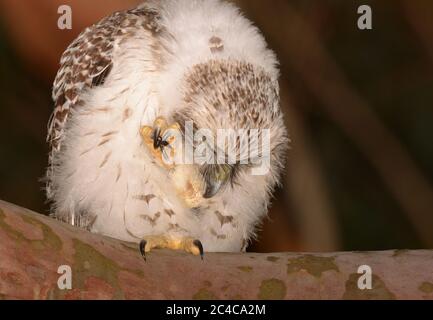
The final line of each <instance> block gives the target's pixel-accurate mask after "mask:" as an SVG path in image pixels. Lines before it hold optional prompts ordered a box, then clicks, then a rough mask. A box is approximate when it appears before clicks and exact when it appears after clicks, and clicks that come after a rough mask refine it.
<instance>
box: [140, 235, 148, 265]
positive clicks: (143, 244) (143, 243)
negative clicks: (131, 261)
mask: <svg viewBox="0 0 433 320" xmlns="http://www.w3.org/2000/svg"><path fill="white" fill-rule="evenodd" d="M146 244H147V241H146V240H141V241H140V253H141V256H142V257H143V259H144V261H146Z"/></svg>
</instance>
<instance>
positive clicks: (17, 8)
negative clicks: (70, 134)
mask: <svg viewBox="0 0 433 320" xmlns="http://www.w3.org/2000/svg"><path fill="white" fill-rule="evenodd" d="M139 2H140V1H136V0H128V1H125V0H93V1H85V0H76V1H66V0H64V1H60V0H37V1H34V0H19V1H17V0H0V199H2V200H6V201H9V202H13V203H16V204H19V205H21V206H24V207H27V208H30V209H33V210H36V211H38V212H41V213H45V214H46V213H47V211H48V208H47V205H46V203H45V202H44V194H43V191H42V187H43V184H42V183H41V182H40V181H39V179H40V178H41V177H42V176H43V175H44V170H45V166H46V163H47V151H48V149H47V144H46V143H45V136H46V131H47V129H46V123H47V121H48V118H49V115H50V113H51V111H52V108H53V103H52V101H51V98H50V94H51V84H52V81H53V79H54V76H55V73H56V70H57V67H58V61H59V59H60V55H61V53H62V52H63V50H64V49H65V48H66V47H67V45H68V44H69V43H70V42H71V41H72V40H73V38H74V37H76V36H77V35H78V33H79V32H80V31H81V30H82V29H84V28H85V27H86V26H89V25H91V24H92V23H94V22H96V21H98V20H99V19H101V18H102V17H104V16H105V15H107V14H109V13H111V12H113V11H116V10H122V9H126V8H130V7H132V6H134V5H135V4H137V3H139ZM235 2H236V3H237V4H239V5H240V6H241V7H242V9H243V10H244V12H245V14H246V16H247V17H249V18H250V19H252V20H253V21H254V22H255V23H256V25H258V26H259V27H260V28H261V30H262V31H263V33H264V35H265V37H266V39H267V41H268V42H269V45H270V47H271V48H273V49H274V50H275V51H276V53H277V55H278V57H279V60H280V62H281V74H282V75H281V82H280V85H281V91H282V107H283V109H284V112H285V115H286V120H287V126H288V129H289V132H290V134H291V138H292V143H291V147H292V148H291V151H290V153H289V157H288V163H287V170H286V175H285V177H284V187H283V188H281V189H280V190H278V192H277V194H276V199H275V200H274V204H273V207H272V208H271V211H270V219H268V220H266V221H265V223H264V224H263V226H262V231H261V232H260V234H259V241H258V242H256V243H254V244H253V245H252V246H251V247H250V248H249V249H250V250H254V251H288V250H295V251H298V250H308V251H328V250H332V251H334V250H378V249H391V248H393V249H394V248H400V249H402V248H433V191H432V181H433V148H432V147H433V143H432V138H433V74H432V71H433V1H429V0H425V1H423V0H405V1H403V0H400V1H398V0H395V1H394V0H392V1H391V0H380V1H379V0H376V1H349V0H310V1H308V0H305V1H300V0H296V1H295V0H292V1H289V0H286V1H283V0H273V1H264V0H241V1H235ZM62 4H68V5H70V6H71V7H72V17H73V28H72V30H59V29H58V28H57V19H58V17H59V14H57V8H58V7H59V6H60V5H62ZM362 4H368V5H370V6H371V8H372V10H373V30H359V29H358V28H357V19H358V17H359V15H358V14H357V8H358V6H359V5H362Z"/></svg>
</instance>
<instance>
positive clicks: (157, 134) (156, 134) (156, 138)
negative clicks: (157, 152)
mask: <svg viewBox="0 0 433 320" xmlns="http://www.w3.org/2000/svg"><path fill="white" fill-rule="evenodd" d="M152 139H153V148H154V149H158V148H159V146H160V145H161V142H162V138H161V129H160V128H156V129H155V130H154V131H153V137H152Z"/></svg>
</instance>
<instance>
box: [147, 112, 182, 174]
mask: <svg viewBox="0 0 433 320" xmlns="http://www.w3.org/2000/svg"><path fill="white" fill-rule="evenodd" d="M140 133H141V136H142V137H143V140H144V143H145V144H146V146H147V147H148V149H149V150H150V152H151V154H152V155H153V156H154V157H155V158H156V159H158V161H159V162H160V163H161V164H162V165H163V166H165V167H166V168H172V167H173V166H174V165H173V161H172V160H173V158H174V156H175V154H176V149H175V147H174V142H175V140H176V137H179V136H180V134H179V133H180V126H179V124H178V123H176V122H175V123H173V124H171V125H168V124H167V121H166V120H165V119H164V118H163V117H158V118H156V119H155V121H154V122H153V127H149V126H143V127H141V129H140Z"/></svg>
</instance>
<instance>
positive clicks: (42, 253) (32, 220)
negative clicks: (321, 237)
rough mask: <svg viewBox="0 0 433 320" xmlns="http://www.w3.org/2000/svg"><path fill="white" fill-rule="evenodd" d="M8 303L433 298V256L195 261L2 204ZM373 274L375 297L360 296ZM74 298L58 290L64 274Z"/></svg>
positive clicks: (3, 294)
mask: <svg viewBox="0 0 433 320" xmlns="http://www.w3.org/2000/svg"><path fill="white" fill-rule="evenodd" d="M0 258H1V259H0V298H3V299H395V298H397V299H409V298H410V299H432V298H433V272H432V271H433V251H431V250H411V251H405V250H393V251H381V252H334V253H326V254H323V253H321V254H315V253H235V254H234V253H207V254H205V258H204V260H203V261H201V260H200V258H198V257H196V256H192V255H188V254H186V253H181V252H174V251H166V250H155V251H153V252H151V253H150V254H149V256H148V261H147V262H144V261H143V260H142V258H141V256H140V254H139V253H138V250H137V246H136V245H135V244H131V243H126V242H122V241H118V240H114V239H111V238H107V237H103V236H100V235H96V234H91V233H89V232H86V231H84V230H80V229H77V228H74V227H72V226H69V225H66V224H64V223H61V222H58V221H55V220H53V219H51V218H48V217H45V216H42V215H40V214H37V213H34V212H31V211H29V210H27V209H24V208H20V207H17V206H14V205H12V204H9V203H6V202H2V201H0ZM364 264H366V265H369V266H370V267H371V269H372V271H373V277H372V279H373V282H372V285H373V288H372V289H371V290H360V289H358V287H357V283H358V278H359V277H360V275H359V274H357V270H358V267H359V266H360V265H364ZM61 265H69V266H70V267H71V270H72V289H71V290H60V289H59V288H58V285H57V281H58V278H59V277H60V274H58V273H57V270H58V268H59V266H61Z"/></svg>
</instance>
